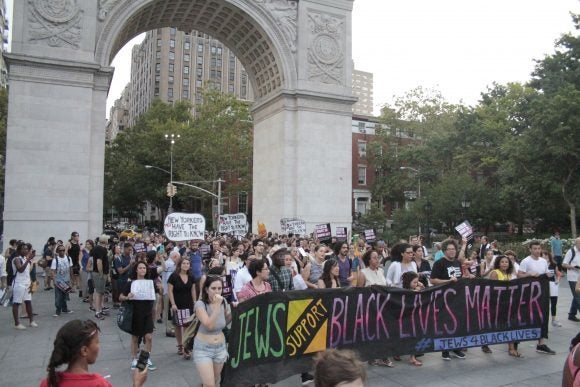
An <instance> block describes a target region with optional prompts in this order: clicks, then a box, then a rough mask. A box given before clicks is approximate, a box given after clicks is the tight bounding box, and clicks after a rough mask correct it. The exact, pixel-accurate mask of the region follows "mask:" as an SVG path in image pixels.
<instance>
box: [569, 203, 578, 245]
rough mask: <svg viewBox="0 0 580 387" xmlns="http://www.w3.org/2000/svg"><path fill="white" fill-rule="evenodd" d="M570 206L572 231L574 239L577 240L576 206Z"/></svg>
mask: <svg viewBox="0 0 580 387" xmlns="http://www.w3.org/2000/svg"><path fill="white" fill-rule="evenodd" d="M569 205H570V230H571V231H572V239H576V237H577V236H578V235H577V231H576V206H575V205H574V204H569Z"/></svg>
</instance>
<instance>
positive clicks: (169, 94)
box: [167, 87, 173, 98]
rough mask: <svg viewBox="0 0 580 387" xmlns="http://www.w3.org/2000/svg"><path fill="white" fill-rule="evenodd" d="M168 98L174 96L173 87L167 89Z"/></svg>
mask: <svg viewBox="0 0 580 387" xmlns="http://www.w3.org/2000/svg"><path fill="white" fill-rule="evenodd" d="M167 98H173V87H170V88H168V89H167Z"/></svg>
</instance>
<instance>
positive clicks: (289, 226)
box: [280, 218, 306, 235]
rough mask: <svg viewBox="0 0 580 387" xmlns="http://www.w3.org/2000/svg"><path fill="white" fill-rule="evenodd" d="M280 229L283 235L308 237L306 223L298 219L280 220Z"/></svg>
mask: <svg viewBox="0 0 580 387" xmlns="http://www.w3.org/2000/svg"><path fill="white" fill-rule="evenodd" d="M280 228H281V229H282V233H283V234H290V233H293V234H299V235H306V221H305V220H303V219H298V218H282V219H280Z"/></svg>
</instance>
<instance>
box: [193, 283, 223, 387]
mask: <svg viewBox="0 0 580 387" xmlns="http://www.w3.org/2000/svg"><path fill="white" fill-rule="evenodd" d="M221 294H222V281H221V278H220V277H219V276H215V275H208V276H207V278H206V280H205V282H204V284H203V287H202V289H201V299H200V300H199V301H197V302H196V303H195V314H196V316H197V318H198V319H199V330H198V332H197V335H196V336H195V341H194V343H193V360H194V362H195V365H196V366H197V371H198V372H199V375H200V377H201V381H202V383H203V386H205V387H207V386H219V379H220V373H221V371H222V368H223V366H224V363H225V362H226V360H227V358H228V349H227V346H226V338H225V336H224V334H223V332H222V331H223V329H224V328H225V327H226V325H227V324H229V322H230V321H231V320H232V313H231V309H230V306H229V305H228V303H227V302H226V301H225V300H224V298H223V297H222V295H221Z"/></svg>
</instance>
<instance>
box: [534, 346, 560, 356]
mask: <svg viewBox="0 0 580 387" xmlns="http://www.w3.org/2000/svg"><path fill="white" fill-rule="evenodd" d="M536 352H539V353H545V354H546V355H555V354H556V352H555V351H552V350H551V349H550V347H548V346H547V345H546V344H538V345H537V346H536Z"/></svg>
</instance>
